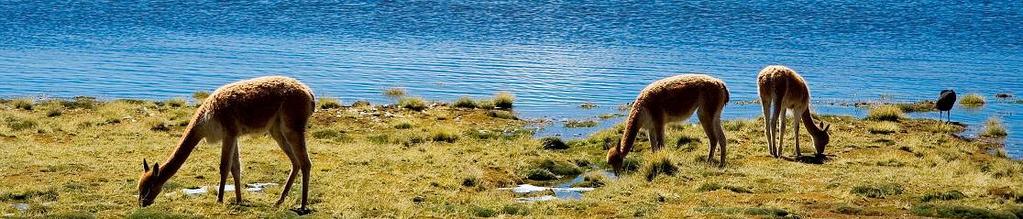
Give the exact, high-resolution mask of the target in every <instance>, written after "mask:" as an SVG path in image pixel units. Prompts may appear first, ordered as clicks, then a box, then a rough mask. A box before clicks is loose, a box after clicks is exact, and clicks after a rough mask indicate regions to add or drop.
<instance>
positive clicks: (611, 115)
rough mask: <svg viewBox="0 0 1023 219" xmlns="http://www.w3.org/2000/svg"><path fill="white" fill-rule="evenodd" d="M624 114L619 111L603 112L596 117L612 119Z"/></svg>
mask: <svg viewBox="0 0 1023 219" xmlns="http://www.w3.org/2000/svg"><path fill="white" fill-rule="evenodd" d="M624 116H625V115H624V114H621V113H605V114H600V115H598V116H597V118H600V119H603V120H608V119H614V118H619V117H624Z"/></svg>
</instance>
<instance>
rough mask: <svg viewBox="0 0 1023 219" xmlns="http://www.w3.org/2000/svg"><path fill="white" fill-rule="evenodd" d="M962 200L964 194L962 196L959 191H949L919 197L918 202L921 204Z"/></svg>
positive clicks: (964, 196)
mask: <svg viewBox="0 0 1023 219" xmlns="http://www.w3.org/2000/svg"><path fill="white" fill-rule="evenodd" d="M963 198H966V194H963V192H960V191H959V190H950V191H944V192H932V193H927V194H926V195H924V196H923V197H920V201H921V202H931V201H936V200H941V201H950V200H959V199H963Z"/></svg>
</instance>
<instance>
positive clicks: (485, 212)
mask: <svg viewBox="0 0 1023 219" xmlns="http://www.w3.org/2000/svg"><path fill="white" fill-rule="evenodd" d="M472 212H473V215H475V216H476V217H494V216H497V211H495V210H494V209H490V208H486V207H480V206H474V207H472Z"/></svg>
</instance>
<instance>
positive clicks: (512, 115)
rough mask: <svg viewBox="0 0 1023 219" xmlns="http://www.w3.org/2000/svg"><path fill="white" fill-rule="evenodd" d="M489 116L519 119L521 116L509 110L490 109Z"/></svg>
mask: <svg viewBox="0 0 1023 219" xmlns="http://www.w3.org/2000/svg"><path fill="white" fill-rule="evenodd" d="M487 116H490V117H494V118H501V119H512V120H517V119H519V117H516V116H515V113H512V112H509V111H506V110H490V111H487Z"/></svg>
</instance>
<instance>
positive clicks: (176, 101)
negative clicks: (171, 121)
mask: <svg viewBox="0 0 1023 219" xmlns="http://www.w3.org/2000/svg"><path fill="white" fill-rule="evenodd" d="M187 105H188V101H187V100H185V98H180V97H175V98H171V99H170V100H167V106H170V107H174V108H178V107H183V106H187Z"/></svg>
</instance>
